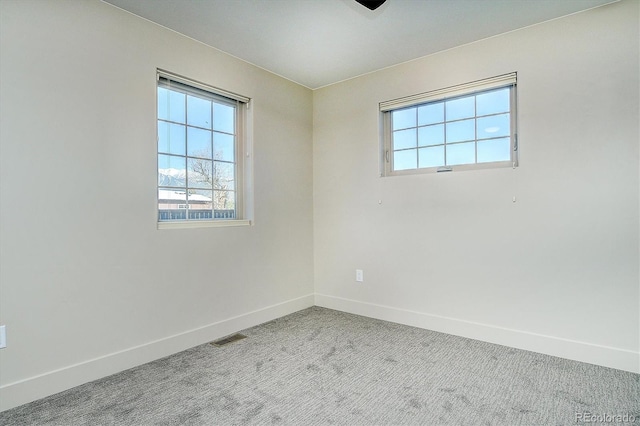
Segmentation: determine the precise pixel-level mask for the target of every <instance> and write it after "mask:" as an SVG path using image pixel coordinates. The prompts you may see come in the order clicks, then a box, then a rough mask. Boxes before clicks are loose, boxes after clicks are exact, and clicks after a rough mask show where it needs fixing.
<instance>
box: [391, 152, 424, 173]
mask: <svg viewBox="0 0 640 426" xmlns="http://www.w3.org/2000/svg"><path fill="white" fill-rule="evenodd" d="M417 153H418V150H417V149H407V150H406V151H395V152H394V153H393V170H407V169H415V168H417V165H418V161H417V160H418V158H417Z"/></svg>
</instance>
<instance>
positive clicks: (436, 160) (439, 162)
mask: <svg viewBox="0 0 640 426" xmlns="http://www.w3.org/2000/svg"><path fill="white" fill-rule="evenodd" d="M418 161H419V165H420V168H425V167H438V166H444V145H441V146H433V147H430V148H420V149H419V150H418Z"/></svg>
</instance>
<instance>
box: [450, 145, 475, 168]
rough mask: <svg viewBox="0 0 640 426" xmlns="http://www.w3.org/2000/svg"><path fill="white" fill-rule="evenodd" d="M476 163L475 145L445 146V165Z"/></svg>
mask: <svg viewBox="0 0 640 426" xmlns="http://www.w3.org/2000/svg"><path fill="white" fill-rule="evenodd" d="M475 162H476V149H475V143H474V142H469V143H457V144H454V145H447V165H448V166H454V165H456V164H473V163H475Z"/></svg>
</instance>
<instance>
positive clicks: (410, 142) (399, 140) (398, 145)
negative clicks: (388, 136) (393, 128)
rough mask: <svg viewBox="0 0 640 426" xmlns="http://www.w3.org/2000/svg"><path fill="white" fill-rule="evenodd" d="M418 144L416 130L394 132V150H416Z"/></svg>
mask: <svg viewBox="0 0 640 426" xmlns="http://www.w3.org/2000/svg"><path fill="white" fill-rule="evenodd" d="M417 143H418V141H417V139H416V129H407V130H398V131H397V132H393V149H394V150H398V149H405V148H415V147H416V146H417V145H416V144H417Z"/></svg>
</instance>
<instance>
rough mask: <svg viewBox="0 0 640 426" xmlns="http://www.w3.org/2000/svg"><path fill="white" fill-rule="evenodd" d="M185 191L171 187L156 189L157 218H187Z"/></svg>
mask: <svg viewBox="0 0 640 426" xmlns="http://www.w3.org/2000/svg"><path fill="white" fill-rule="evenodd" d="M186 207H187V193H186V192H185V191H184V190H182V191H176V190H173V189H158V220H184V219H186V218H187V210H186Z"/></svg>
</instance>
